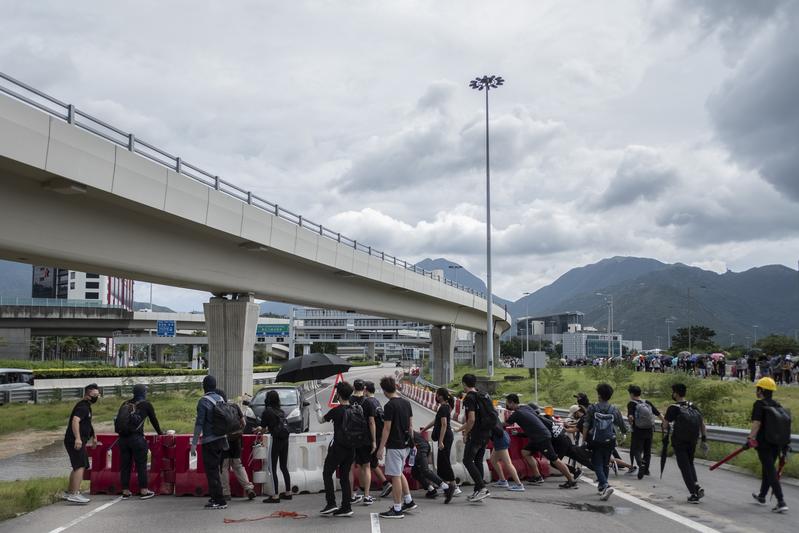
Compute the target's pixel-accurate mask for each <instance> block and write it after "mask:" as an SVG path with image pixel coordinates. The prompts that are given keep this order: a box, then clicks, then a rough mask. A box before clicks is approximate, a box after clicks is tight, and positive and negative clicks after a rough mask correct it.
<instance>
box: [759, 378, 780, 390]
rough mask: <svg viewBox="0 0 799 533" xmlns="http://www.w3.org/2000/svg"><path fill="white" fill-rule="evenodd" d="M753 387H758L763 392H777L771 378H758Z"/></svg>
mask: <svg viewBox="0 0 799 533" xmlns="http://www.w3.org/2000/svg"><path fill="white" fill-rule="evenodd" d="M755 387H758V388H760V389H763V390H770V391H775V390H777V384H776V383H775V382H774V380H773V379H771V378H760V379H758V380H757V383H755Z"/></svg>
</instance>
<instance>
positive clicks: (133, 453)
mask: <svg viewBox="0 0 799 533" xmlns="http://www.w3.org/2000/svg"><path fill="white" fill-rule="evenodd" d="M117 445H118V446H119V452H120V453H121V454H122V464H121V465H120V470H121V472H120V477H121V478H122V490H128V489H129V488H130V464H131V459H132V460H133V461H135V462H136V479H137V480H138V481H139V491H140V492H141V491H142V490H145V489H147V441H146V440H144V435H131V436H129V437H119V443H118V444H117Z"/></svg>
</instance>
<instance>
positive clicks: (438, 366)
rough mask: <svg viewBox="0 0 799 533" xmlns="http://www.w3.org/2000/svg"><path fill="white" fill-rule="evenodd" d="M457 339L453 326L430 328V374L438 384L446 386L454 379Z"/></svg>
mask: <svg viewBox="0 0 799 533" xmlns="http://www.w3.org/2000/svg"><path fill="white" fill-rule="evenodd" d="M455 339H456V335H455V328H453V327H450V326H433V327H432V328H430V374H431V376H432V379H433V383H435V384H436V385H442V386H446V384H447V383H449V382H450V381H452V375H453V372H454V370H455Z"/></svg>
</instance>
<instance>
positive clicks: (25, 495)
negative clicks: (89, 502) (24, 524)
mask: <svg viewBox="0 0 799 533" xmlns="http://www.w3.org/2000/svg"><path fill="white" fill-rule="evenodd" d="M67 483H68V478H66V477H56V478H43V479H29V480H25V481H0V501H2V502H3V505H0V520H8V519H9V518H14V517H15V516H18V515H20V514H22V513H29V512H31V511H35V510H36V509H38V508H39V507H43V506H45V505H50V504H51V503H55V502H57V501H60V500H61V493H62V492H63V491H64V490H65V489H66V488H67ZM88 483H89V482H88V481H84V482H83V484H84V485H86V488H88Z"/></svg>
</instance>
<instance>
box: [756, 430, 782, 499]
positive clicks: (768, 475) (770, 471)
mask: <svg viewBox="0 0 799 533" xmlns="http://www.w3.org/2000/svg"><path fill="white" fill-rule="evenodd" d="M779 456H780V450H779V448H777V447H776V446H772V445H771V444H768V443H765V442H761V443H759V444H758V446H757V457H758V459H760V466H761V467H762V469H763V481H762V482H761V483H760V496H762V497H764V498H765V497H766V495H767V494H768V490H769V489H772V490H773V491H774V496H775V497H776V498H777V501H778V502H781V501H782V500H783V496H782V486H780V480H779V479H777V469H776V467H775V466H774V463H775V462H776V461H777V458H778V457H779Z"/></svg>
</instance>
